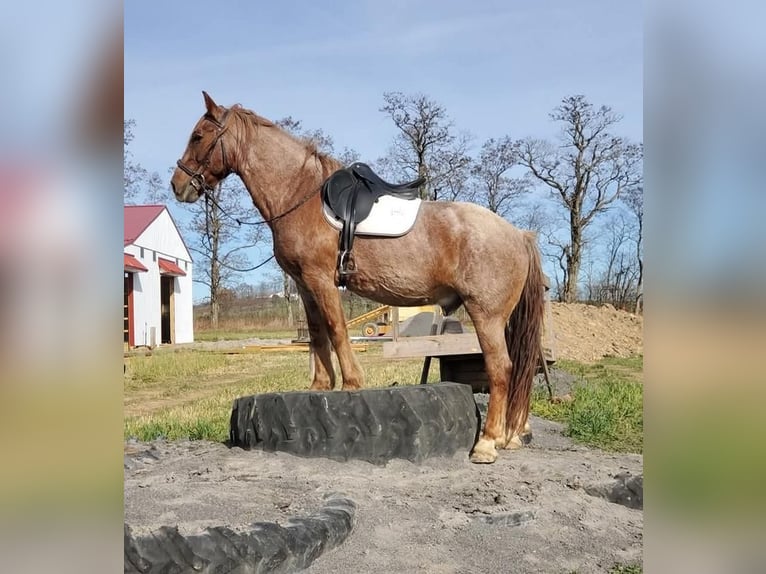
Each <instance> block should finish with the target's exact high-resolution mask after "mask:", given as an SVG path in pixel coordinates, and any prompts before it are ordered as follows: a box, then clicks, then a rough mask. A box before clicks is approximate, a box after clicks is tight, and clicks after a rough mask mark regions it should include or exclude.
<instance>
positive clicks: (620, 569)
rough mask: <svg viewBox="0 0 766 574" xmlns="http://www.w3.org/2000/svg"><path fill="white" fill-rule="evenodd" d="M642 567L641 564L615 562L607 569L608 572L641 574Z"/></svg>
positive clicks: (611, 573)
mask: <svg viewBox="0 0 766 574" xmlns="http://www.w3.org/2000/svg"><path fill="white" fill-rule="evenodd" d="M643 571H644V567H643V566H642V565H641V564H615V565H614V566H612V568H611V569H610V570H609V574H642V573H643Z"/></svg>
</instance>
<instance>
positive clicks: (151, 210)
mask: <svg viewBox="0 0 766 574" xmlns="http://www.w3.org/2000/svg"><path fill="white" fill-rule="evenodd" d="M163 209H165V206H164V205H126V206H125V243H124V245H129V244H130V243H133V242H134V241H135V240H136V239H138V236H139V235H141V234H142V233H143V232H144V230H145V229H146V228H147V227H149V225H151V223H152V221H154V220H155V219H157V217H158V216H159V214H160V213H162V210H163Z"/></svg>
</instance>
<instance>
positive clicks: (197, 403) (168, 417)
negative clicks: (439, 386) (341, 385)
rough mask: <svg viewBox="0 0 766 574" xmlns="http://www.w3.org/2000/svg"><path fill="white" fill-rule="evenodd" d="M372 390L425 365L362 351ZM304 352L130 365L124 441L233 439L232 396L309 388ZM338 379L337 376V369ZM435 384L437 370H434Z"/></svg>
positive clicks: (192, 355) (186, 357) (188, 353)
mask: <svg viewBox="0 0 766 574" xmlns="http://www.w3.org/2000/svg"><path fill="white" fill-rule="evenodd" d="M357 359H358V360H359V362H360V364H361V366H362V368H363V369H364V371H365V374H366V385H367V386H368V387H380V386H390V385H391V384H392V383H394V382H396V383H398V384H406V383H411V382H415V381H418V380H419V378H420V371H421V368H422V361H420V360H417V359H413V360H404V361H390V360H387V359H384V358H383V356H382V348H381V347H380V346H379V345H370V346H369V348H368V350H367V351H366V352H360V353H357ZM308 361H309V356H308V353H306V352H284V353H275V352H263V353H248V354H240V355H224V354H217V353H211V352H204V351H194V350H184V351H181V352H178V353H168V354H157V353H155V354H154V355H152V356H136V357H131V358H130V359H127V365H128V368H127V372H126V377H125V382H124V389H125V393H124V405H125V406H124V409H125V424H124V435H125V438H131V437H135V438H137V439H139V440H153V439H155V438H166V439H170V440H175V439H184V438H189V439H205V440H212V441H224V440H226V439H227V438H228V428H229V415H230V413H231V406H232V402H233V401H234V399H235V398H237V397H241V396H245V395H251V394H256V393H267V392H276V391H280V392H281V391H299V390H305V389H307V388H308V385H309V383H310V380H309V366H308ZM336 372H337V373H338V380H339V381H340V371H339V369H337V366H336ZM429 380H430V381H431V382H436V381H437V380H438V369H436V368H432V369H431V376H430V379H429Z"/></svg>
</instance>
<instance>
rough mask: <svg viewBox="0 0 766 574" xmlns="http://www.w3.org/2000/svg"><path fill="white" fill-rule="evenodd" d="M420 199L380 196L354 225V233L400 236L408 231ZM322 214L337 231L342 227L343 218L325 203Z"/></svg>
mask: <svg viewBox="0 0 766 574" xmlns="http://www.w3.org/2000/svg"><path fill="white" fill-rule="evenodd" d="M421 203H422V200H421V199H419V198H417V199H401V198H399V197H394V196H392V195H382V196H380V197H379V198H378V199H377V200H376V201H375V203H374V204H373V206H372V209H371V210H370V214H369V215H368V216H367V217H366V218H365V219H364V220H362V221H360V222H359V223H358V224H357V225H356V230H355V232H356V235H374V236H378V237H401V236H402V235H406V234H407V233H409V232H410V230H411V229H412V228H413V226H414V225H415V220H416V219H417V217H418V211H419V210H420V204H421ZM324 216H325V219H326V220H327V222H328V223H329V224H330V225H332V226H333V227H334V228H335V229H337V230H338V231H341V230H342V229H343V220H342V219H340V218H338V217H336V215H335V214H334V213H333V212H332V210H331V209H330V208H329V207H328V206H327V205H326V204H325V205H324Z"/></svg>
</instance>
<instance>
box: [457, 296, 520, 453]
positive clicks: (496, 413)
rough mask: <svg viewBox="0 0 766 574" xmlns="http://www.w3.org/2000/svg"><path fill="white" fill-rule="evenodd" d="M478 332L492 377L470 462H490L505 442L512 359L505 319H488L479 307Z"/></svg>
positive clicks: (476, 315) (474, 316) (475, 319)
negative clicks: (484, 417) (485, 408)
mask: <svg viewBox="0 0 766 574" xmlns="http://www.w3.org/2000/svg"><path fill="white" fill-rule="evenodd" d="M466 309H467V310H468V312H469V314H470V315H471V319H472V320H473V323H474V326H475V327H476V335H477V336H478V338H479V345H481V350H482V353H483V354H484V363H485V365H486V370H487V378H488V379H489V406H488V408H487V419H486V421H485V423H484V430H483V431H482V433H481V436H480V437H479V440H478V441H477V442H476V444H475V445H474V447H473V450H472V451H471V462H475V463H490V462H495V459H496V458H497V449H496V447H500V448H503V447H505V445H506V442H507V440H506V434H505V427H506V424H505V418H506V413H507V409H508V387H509V384H510V380H511V368H512V366H511V360H510V358H509V357H508V349H507V346H506V343H505V319H502V318H500V316H499V315H498V316H496V317H491V318H488V317H486V315H484V314H483V313H481V312H480V311H478V310H474V312H473V313H472V312H471V310H472V309H471V307H470V304H467V305H466Z"/></svg>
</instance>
